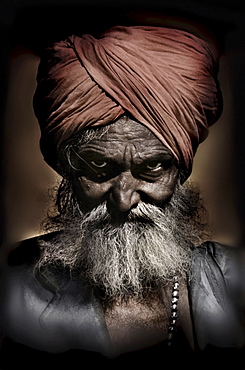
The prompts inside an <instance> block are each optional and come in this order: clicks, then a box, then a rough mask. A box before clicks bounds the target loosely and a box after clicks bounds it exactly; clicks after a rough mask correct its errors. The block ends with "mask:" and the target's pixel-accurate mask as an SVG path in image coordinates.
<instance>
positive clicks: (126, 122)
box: [88, 116, 170, 153]
mask: <svg viewBox="0 0 245 370" xmlns="http://www.w3.org/2000/svg"><path fill="white" fill-rule="evenodd" d="M88 144H89V145H100V146H101V147H103V146H104V147H108V148H110V149H113V148H115V149H116V148H117V147H118V146H127V145H129V144H131V145H133V146H135V147H136V148H137V147H138V148H141V149H142V148H145V149H149V150H150V148H152V149H153V148H154V149H158V150H159V151H166V152H169V153H170V151H169V150H168V149H167V148H166V147H165V146H164V145H163V143H162V142H161V141H160V140H159V139H158V138H157V137H156V136H155V135H154V134H153V133H152V131H151V130H149V129H148V128H147V127H146V126H145V125H143V124H141V123H139V122H137V121H135V120H134V119H132V118H128V117H127V116H123V117H121V118H119V119H118V120H117V121H115V122H113V123H111V124H109V125H107V126H104V127H103V128H101V129H97V134H96V133H95V135H93V137H91V140H90V141H89V142H88Z"/></svg>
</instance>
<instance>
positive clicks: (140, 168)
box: [70, 120, 178, 213]
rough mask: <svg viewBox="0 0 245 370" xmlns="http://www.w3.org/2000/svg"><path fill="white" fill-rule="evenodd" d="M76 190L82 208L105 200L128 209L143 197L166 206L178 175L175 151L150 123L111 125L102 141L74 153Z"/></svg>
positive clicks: (110, 205)
mask: <svg viewBox="0 0 245 370" xmlns="http://www.w3.org/2000/svg"><path fill="white" fill-rule="evenodd" d="M70 160H71V164H72V167H73V168H76V169H77V170H76V171H74V188H75V189H74V190H75V192H76V196H77V198H78V200H79V202H80V203H81V207H82V209H84V210H86V211H89V210H91V209H92V208H94V207H96V206H98V205H99V204H101V203H103V202H106V204H107V209H108V211H109V212H111V213H118V212H119V213H127V212H128V211H130V209H132V208H134V207H136V206H137V204H138V203H139V202H141V201H143V202H146V203H151V204H156V205H160V206H161V205H163V204H164V203H166V202H167V200H168V199H169V198H170V197H171V196H172V194H173V192H174V189H175V185H176V182H177V177H178V170H177V168H176V166H175V165H174V163H173V157H172V154H171V153H170V151H169V150H168V149H167V148H165V147H164V146H163V144H162V143H161V142H160V141H159V140H158V139H157V138H156V137H155V136H154V135H153V133H152V132H151V131H150V130H148V129H147V128H146V127H145V126H143V125H141V124H139V123H136V122H134V121H132V120H128V121H127V122H123V123H122V122H121V121H120V120H119V121H117V122H116V123H114V124H112V125H111V126H110V128H109V130H108V132H107V133H106V134H105V135H103V136H102V137H101V138H100V139H93V140H92V141H90V142H89V143H88V144H85V145H83V146H82V148H80V149H76V150H72V151H71V157H70Z"/></svg>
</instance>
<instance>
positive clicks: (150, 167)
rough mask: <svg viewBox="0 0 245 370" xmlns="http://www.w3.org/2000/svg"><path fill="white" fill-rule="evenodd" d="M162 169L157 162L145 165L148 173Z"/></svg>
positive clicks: (160, 164)
mask: <svg viewBox="0 0 245 370" xmlns="http://www.w3.org/2000/svg"><path fill="white" fill-rule="evenodd" d="M161 168H162V163H161V162H158V161H151V162H149V163H148V164H147V165H146V169H147V170H150V171H158V170H160V169H161Z"/></svg>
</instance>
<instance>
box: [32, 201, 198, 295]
mask: <svg viewBox="0 0 245 370" xmlns="http://www.w3.org/2000/svg"><path fill="white" fill-rule="evenodd" d="M176 198H178V195H175V196H174V197H173V199H172V200H171V201H170V203H169V204H168V205H166V206H165V207H164V208H163V209H162V208H159V207H157V206H154V205H151V204H147V203H143V202H141V203H139V204H138V206H137V207H136V208H134V209H132V210H131V211H130V212H129V213H128V214H127V217H123V218H122V217H120V216H119V215H118V217H115V215H114V217H112V216H111V215H110V214H109V213H108V211H107V208H106V204H101V205H99V206H98V207H96V208H95V209H93V210H92V211H91V212H89V213H86V214H85V215H83V214H81V216H80V217H79V219H77V220H76V222H75V225H74V222H73V225H72V226H71V227H70V228H69V229H67V230H65V231H63V232H61V233H60V234H58V235H57V236H56V237H55V238H53V239H52V240H51V242H45V239H44V240H43V241H41V243H40V245H41V250H42V254H41V258H40V260H39V261H38V263H37V267H38V268H39V269H41V270H42V269H43V268H47V267H50V266H62V267H63V268H65V269H68V270H69V271H70V273H71V274H73V275H76V276H79V277H80V278H81V279H82V280H83V281H84V282H86V283H88V284H89V285H90V286H92V287H94V289H96V290H100V291H102V292H103V294H104V297H105V298H106V299H107V300H114V299H122V298H124V297H130V296H134V297H140V296H142V295H143V294H144V293H145V292H148V291H150V290H153V289H156V288H157V287H159V286H161V285H162V284H165V283H166V282H167V281H168V280H169V279H171V278H172V277H173V275H174V274H176V273H180V272H181V273H183V272H184V271H186V270H188V266H189V261H190V253H191V250H192V248H193V244H192V243H191V241H190V240H189V238H187V235H188V234H187V233H188V232H189V231H190V230H189V231H187V229H188V227H187V224H186V220H184V219H182V217H181V215H180V207H176V204H178V201H177V200H176ZM179 199H180V197H179ZM182 203H183V202H182ZM185 231H187V233H186V234H185ZM188 236H189V237H190V235H188Z"/></svg>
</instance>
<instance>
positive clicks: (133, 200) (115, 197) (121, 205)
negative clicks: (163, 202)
mask: <svg viewBox="0 0 245 370" xmlns="http://www.w3.org/2000/svg"><path fill="white" fill-rule="evenodd" d="M138 190H139V180H138V179H136V178H135V177H134V176H133V175H132V173H131V171H130V170H129V171H125V172H122V173H120V175H119V176H118V177H117V178H116V179H115V182H114V183H113V186H112V189H111V194H110V198H111V201H112V205H113V207H114V208H115V210H116V211H118V212H127V211H129V210H130V209H131V208H132V207H133V206H135V205H137V204H138V203H139V201H140V193H139V192H138Z"/></svg>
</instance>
